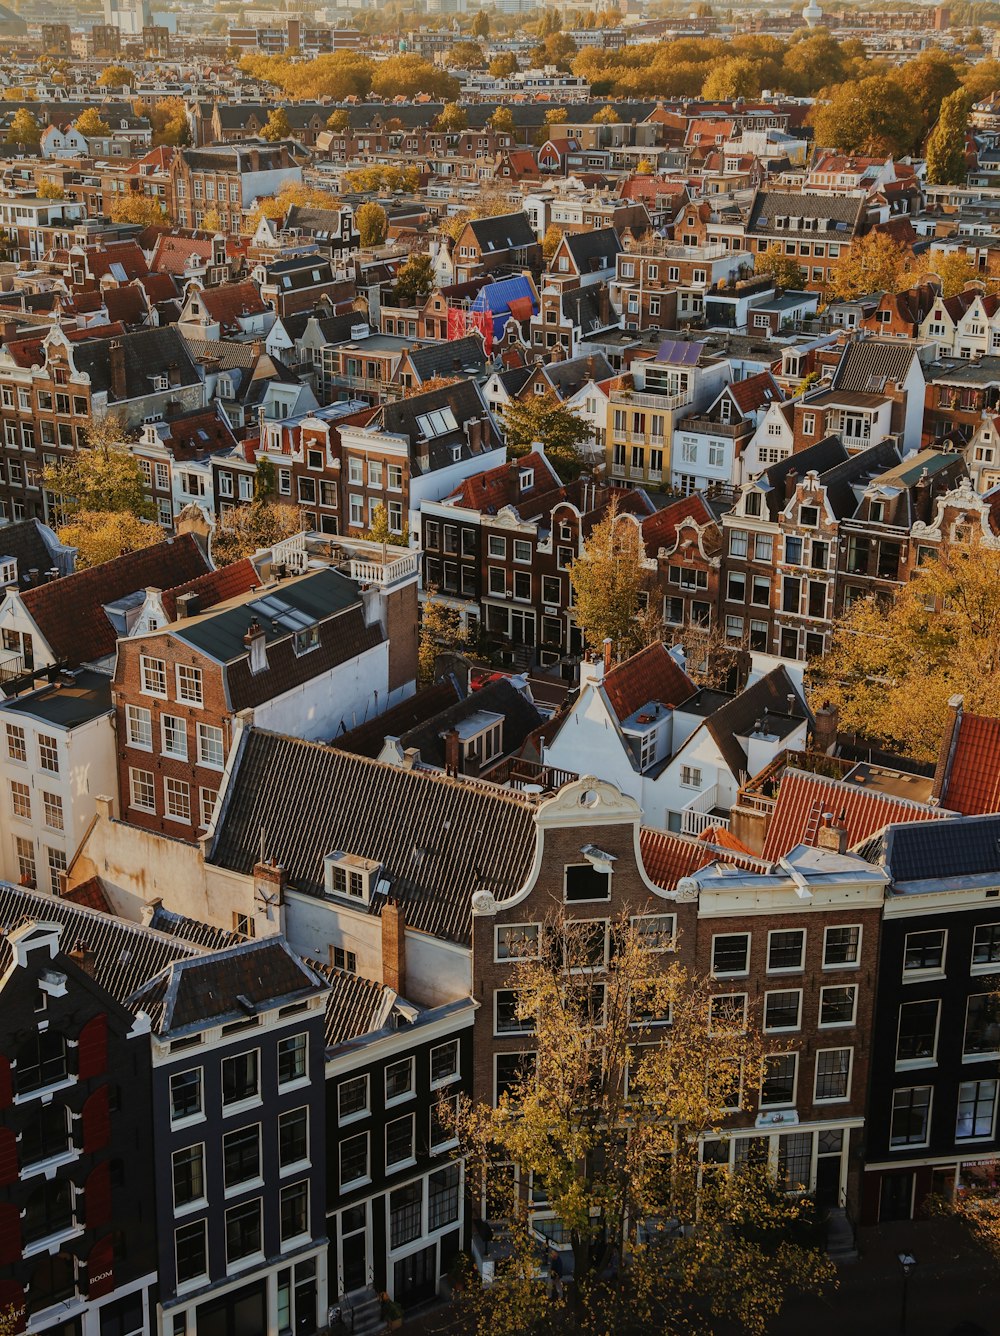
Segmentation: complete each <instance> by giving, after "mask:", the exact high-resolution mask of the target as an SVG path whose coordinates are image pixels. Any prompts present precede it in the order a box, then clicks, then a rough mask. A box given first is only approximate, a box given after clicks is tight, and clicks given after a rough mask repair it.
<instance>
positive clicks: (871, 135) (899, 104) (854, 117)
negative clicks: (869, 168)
mask: <svg viewBox="0 0 1000 1336" xmlns="http://www.w3.org/2000/svg"><path fill="white" fill-rule="evenodd" d="M812 117H813V127H814V131H815V139H816V144H817V146H818V147H822V148H837V149H841V150H842V151H843V152H845V153H863V154H869V155H872V156H876V157H877V156H880V155H881V154H886V155H889V154H892V155H893V156H894V157H898V156H899V155H900V154H903V153H908V152H910V151H911V150H912V149H913V148H914V147H915V145H916V144H917V143H918V142H919V140H920V138H921V128H920V113H919V110H918V108H917V106H916V104H915V103H914V102H913V100H912V98H911V97H910V96H909V95H908V94H907V92H906V90H905V89H904V88H903V87H902V86H901V85H900V84H899V83H897V82H896V81H895V80H894V79H890V78H886V77H885V76H883V75H879V74H875V75H872V76H871V77H869V78H867V79H861V80H859V81H856V82H855V81H852V82H850V83H845V84H841V85H840V87H839V88H836V89H835V90H834V92H833V94H832V95H831V97H830V100H829V101H828V102H826V103H825V104H824V105H821V106H817V107H816V108H814V110H813V113H812Z"/></svg>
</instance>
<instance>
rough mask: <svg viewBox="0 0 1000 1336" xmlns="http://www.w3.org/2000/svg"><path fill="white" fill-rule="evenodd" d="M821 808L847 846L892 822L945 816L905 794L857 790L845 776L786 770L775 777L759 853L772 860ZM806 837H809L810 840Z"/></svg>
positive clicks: (801, 835) (799, 840)
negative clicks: (774, 793)
mask: <svg viewBox="0 0 1000 1336" xmlns="http://www.w3.org/2000/svg"><path fill="white" fill-rule="evenodd" d="M817 812H818V813H819V814H820V816H822V814H823V813H825V812H830V813H832V815H833V819H834V821H835V822H836V823H837V825H838V826H842V827H844V828H845V829H846V831H847V845H848V848H852V847H853V846H854V845H855V844H858V843H859V842H860V841H861V840H866V839H867V838H868V836H869V835H875V834H877V833H878V832H879V831H880V830H882V829H884V827H886V826H888V825H891V824H892V823H893V822H897V821H927V820H929V819H931V818H933V817H941V816H944V815H946V813H944V812H942V811H941V809H940V808H935V807H928V806H927V804H926V803H919V802H914V801H913V800H912V799H909V798H896V797H893V796H892V795H891V794H885V793H879V792H876V791H875V790H870V789H862V788H859V787H857V786H855V785H852V784H851V783H850V782H849V781H848V782H846V783H845V782H844V781H842V780H839V779H828V778H826V776H824V775H814V774H811V773H809V772H808V771H804V770H786V771H785V773H784V774H783V775H782V777H781V781H780V786H779V789H778V800H777V802H776V803H775V805H774V811H773V813H772V814H771V820H770V822H769V823H768V827H767V834H766V835H765V837H764V848H763V849H762V850H761V856H762V857H763V858H765V859H766V860H768V861H770V862H773V861H775V860H777V859H779V858H783V857H784V855H785V854H787V853H789V852H790V851H791V850H792V849H794V848H795V846H796V845H797V844H803V843H804V842H805V836H806V835H807V834H808V833H811V830H812V829H815V821H813V824H812V827H810V817H814V814H815V813H817ZM811 842H812V840H810V843H811Z"/></svg>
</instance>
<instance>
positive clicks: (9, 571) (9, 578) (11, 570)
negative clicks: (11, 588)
mask: <svg viewBox="0 0 1000 1336" xmlns="http://www.w3.org/2000/svg"><path fill="white" fill-rule="evenodd" d="M12 584H17V558H16V557H0V585H12Z"/></svg>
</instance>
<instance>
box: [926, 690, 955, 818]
mask: <svg viewBox="0 0 1000 1336" xmlns="http://www.w3.org/2000/svg"><path fill="white" fill-rule="evenodd" d="M962 706H963V698H962V697H961V696H952V698H951V700H949V702H948V722H947V723H946V725H945V730H944V736H943V737H942V739H941V746H940V748H939V749H938V759H937V766H936V767H935V770H934V783H933V784H932V785H931V802H932V803H934V804H935V805H938V806H939V805H940V804H941V803H944V802H945V799H946V795H947V793H948V782H949V780H950V779H951V767H952V764H953V763H954V760H955V748H956V747H957V746H958V738H959V734H960V733H961V731H962Z"/></svg>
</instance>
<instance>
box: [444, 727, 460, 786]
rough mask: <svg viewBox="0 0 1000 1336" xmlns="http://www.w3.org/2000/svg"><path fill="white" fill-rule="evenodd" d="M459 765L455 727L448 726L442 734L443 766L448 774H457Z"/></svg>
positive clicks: (457, 737) (456, 730) (458, 746)
mask: <svg viewBox="0 0 1000 1336" xmlns="http://www.w3.org/2000/svg"><path fill="white" fill-rule="evenodd" d="M460 767H461V749H460V745H459V736H458V729H457V728H449V730H448V732H447V733H446V734H445V735H444V768H445V770H446V771H447V773H448V774H449V775H457V774H458V773H459V769H460Z"/></svg>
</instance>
